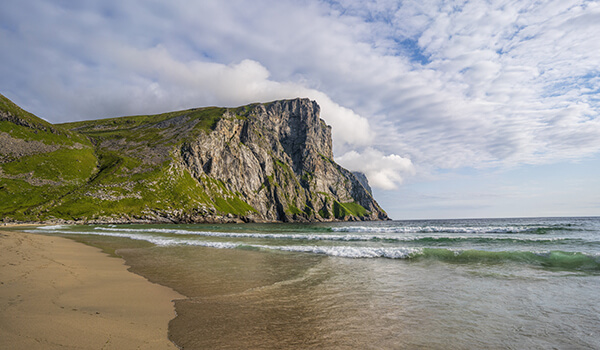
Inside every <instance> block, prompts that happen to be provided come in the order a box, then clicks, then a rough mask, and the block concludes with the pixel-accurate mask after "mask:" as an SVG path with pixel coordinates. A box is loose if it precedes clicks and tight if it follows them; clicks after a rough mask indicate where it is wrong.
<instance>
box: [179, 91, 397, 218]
mask: <svg viewBox="0 0 600 350" xmlns="http://www.w3.org/2000/svg"><path fill="white" fill-rule="evenodd" d="M239 112H240V110H239V109H238V110H237V111H236V110H228V111H227V112H226V113H225V114H224V115H223V118H222V119H221V120H220V121H219V122H218V123H217V125H216V127H215V129H214V131H213V132H211V133H210V134H208V135H206V137H201V138H199V139H197V140H193V141H191V142H185V143H183V145H182V146H181V148H180V150H179V156H180V158H181V161H182V163H183V165H184V167H185V168H186V169H188V170H189V171H190V172H191V173H192V174H193V176H194V178H196V179H197V180H198V181H199V182H203V181H205V179H207V178H212V179H217V180H220V181H222V182H223V183H224V184H225V186H226V187H227V188H228V190H230V191H231V192H234V193H238V194H239V196H240V198H241V199H243V200H244V201H245V202H246V203H248V204H249V205H250V206H251V207H253V208H254V209H255V210H256V212H257V213H256V216H257V217H258V218H260V219H261V220H266V221H285V222H288V221H327V220H383V219H387V216H386V214H385V212H384V211H383V210H382V209H381V208H380V207H379V205H378V204H377V203H376V202H375V200H374V199H373V198H372V196H371V194H370V193H369V190H368V189H366V188H365V187H364V186H363V184H362V183H361V181H359V180H358V179H357V178H356V177H355V175H354V174H352V173H351V172H349V171H348V170H346V169H344V168H342V167H340V166H339V165H337V164H336V163H335V162H334V161H333V154H332V140H331V127H330V126H328V125H326V124H325V122H324V121H323V120H321V119H320V118H319V112H320V108H319V106H318V105H317V103H316V102H314V101H310V100H308V99H295V100H285V101H276V102H272V103H268V104H257V105H253V106H251V107H249V108H246V109H245V110H244V111H243V113H239Z"/></svg>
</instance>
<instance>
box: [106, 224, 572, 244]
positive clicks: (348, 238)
mask: <svg viewBox="0 0 600 350" xmlns="http://www.w3.org/2000/svg"><path fill="white" fill-rule="evenodd" d="M95 230H98V231H112V232H139V233H145V232H152V233H159V234H176V235H194V236H203V237H220V238H253V239H285V240H306V241H344V242H352V241H355V242H423V243H426V242H435V243H444V242H463V241H471V242H479V243H485V242H490V241H498V242H501V241H506V242H538V243H544V242H557V241H564V240H570V239H568V238H565V237H553V238H541V237H511V236H506V237H502V236H495V237H494V236H489V235H488V236H484V235H470V236H425V237H423V236H392V235H390V234H387V235H365V234H360V235H357V234H354V235H353V234H345V235H336V234H300V233H299V234H290V233H240V232H215V231H192V230H181V229H164V228H144V229H127V228H113V227H95Z"/></svg>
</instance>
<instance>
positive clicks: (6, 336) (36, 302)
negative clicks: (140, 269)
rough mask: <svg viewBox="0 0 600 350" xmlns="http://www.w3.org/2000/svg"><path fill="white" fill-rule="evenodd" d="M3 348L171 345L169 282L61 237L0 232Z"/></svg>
mask: <svg viewBox="0 0 600 350" xmlns="http://www.w3.org/2000/svg"><path fill="white" fill-rule="evenodd" d="M0 251H1V252H2V254H0V349H176V348H177V347H176V346H175V345H174V344H173V343H172V342H171V341H169V339H168V334H167V332H168V324H169V321H170V320H171V319H173V318H174V317H175V311H174V307H173V300H176V299H182V298H184V297H183V296H182V295H180V294H178V293H176V292H174V291H173V290H172V289H170V288H167V287H164V286H161V285H158V284H154V283H151V282H149V281H148V280H146V279H145V278H143V277H141V276H139V275H136V274H134V273H131V272H129V271H128V270H127V266H126V265H125V264H124V261H123V260H122V259H118V258H113V257H109V256H108V255H107V254H105V253H103V252H101V251H100V249H98V248H94V247H90V246H86V245H84V244H82V243H78V242H74V241H72V240H69V239H66V238H61V237H49V236H43V235H36V234H30V233H24V232H14V231H6V230H2V231H0Z"/></svg>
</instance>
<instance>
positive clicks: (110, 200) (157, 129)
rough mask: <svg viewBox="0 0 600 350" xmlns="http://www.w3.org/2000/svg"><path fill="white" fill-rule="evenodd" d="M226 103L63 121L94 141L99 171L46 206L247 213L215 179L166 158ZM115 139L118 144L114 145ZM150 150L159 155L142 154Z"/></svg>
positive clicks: (63, 211)
mask: <svg viewBox="0 0 600 350" xmlns="http://www.w3.org/2000/svg"><path fill="white" fill-rule="evenodd" d="M225 111H226V109H224V108H217V107H208V108H200V109H191V110H185V111H178V112H171V113H164V114H159V115H147V116H132V117H122V118H111V119H102V120H93V121H83V122H76V123H68V124H63V125H62V126H63V127H65V128H67V129H70V130H74V131H77V132H80V133H82V134H85V135H87V136H88V137H90V139H92V140H93V141H94V143H96V144H97V145H98V146H97V147H96V152H97V154H98V156H99V172H98V174H97V175H96V176H95V177H94V178H93V179H91V181H90V182H89V183H88V184H87V185H86V186H84V187H82V188H80V189H78V190H77V191H74V192H73V193H71V194H69V195H68V196H66V197H65V198H64V199H63V200H62V202H61V203H60V205H58V206H56V207H55V208H53V209H52V210H51V212H52V214H53V215H54V216H56V217H60V218H64V219H83V218H86V219H95V218H98V217H122V216H123V215H127V216H129V217H152V216H153V215H154V214H155V213H161V215H163V216H164V214H165V213H166V214H168V215H172V216H179V215H181V214H182V213H183V214H194V213H195V212H197V211H198V210H200V211H201V212H203V213H207V214H216V215H226V214H233V215H239V216H243V215H247V214H249V213H252V212H254V211H255V210H254V209H253V208H252V207H251V206H250V205H248V204H247V203H246V202H244V201H243V200H241V199H240V197H239V196H238V195H237V194H236V193H232V192H231V191H228V190H227V188H226V187H225V186H224V184H222V183H221V182H220V181H218V180H215V179H211V178H208V177H206V178H204V179H203V181H202V183H200V182H198V181H197V180H196V179H194V178H193V177H192V176H191V174H190V173H189V172H188V171H186V170H183V169H181V168H179V167H178V166H177V165H176V164H175V163H173V162H172V157H171V156H170V152H172V151H173V150H174V149H177V148H178V146H180V145H181V144H182V143H183V142H185V141H188V140H191V139H193V138H196V137H198V136H200V134H202V133H208V132H210V131H211V130H212V129H214V127H215V126H216V123H217V122H218V121H219V119H220V118H221V116H222V115H223V113H225ZM115 142H118V146H114V145H115ZM152 150H154V151H156V150H158V151H157V152H159V153H160V152H162V153H163V155H165V154H167V156H164V157H163V158H159V159H158V160H157V159H156V158H154V159H152V158H149V157H148V154H149V152H151V151H152Z"/></svg>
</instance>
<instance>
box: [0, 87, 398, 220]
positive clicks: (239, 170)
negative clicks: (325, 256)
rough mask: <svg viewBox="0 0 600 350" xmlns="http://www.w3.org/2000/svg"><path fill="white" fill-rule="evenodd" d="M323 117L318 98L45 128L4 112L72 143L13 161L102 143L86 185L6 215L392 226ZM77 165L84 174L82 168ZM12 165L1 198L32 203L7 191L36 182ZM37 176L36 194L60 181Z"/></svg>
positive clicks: (73, 185) (45, 146)
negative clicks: (338, 154)
mask: <svg viewBox="0 0 600 350" xmlns="http://www.w3.org/2000/svg"><path fill="white" fill-rule="evenodd" d="M319 113H320V109H319V106H318V105H317V104H316V103H315V102H314V101H310V100H307V99H294V100H285V101H275V102H272V103H266V104H252V105H248V106H243V107H239V108H218V107H208V108H198V109H191V110H185V111H179V112H172V113H165V114H160V115H151V116H134V117H122V118H112V119H104V120H94V121H85V122H77V123H69V124H63V125H51V124H48V125H46V124H47V123H46V124H43V123H41V124H40V123H37V124H36V123H33V124H31V120H28V119H23V118H21V119H19V120H23V122H21V123H15V121H14V120H16V119H15V113H14V112H11V111H7V110H6V108H5V109H4V115H8V117H7V118H3V119H4V121H3V123H4V124H7V125H8V124H11V123H12V126H10V125H8V126H7V125H5V126H4V128H5V129H7V128H9V126H10V127H12V128H20V129H22V130H29V131H32V132H34V133H40V132H44V133H48V134H50V133H54V134H56V135H62V136H61V137H63V138H64V137H67V138H69V139H72V140H71V141H70V143H69V142H66V141H65V142H62V143H61V144H60V145H62V146H57V145H56V142H55V143H54V144H53V143H52V142H45V141H44V140H41V141H39V140H21V141H23V142H30V144H29V147H28V148H27V149H28V150H20V149H17V148H19V147H20V146H19V145H24V143H22V142H21V143H19V142H20V141H16V143H15V142H12V143H11V146H10V147H12V148H10V149H11V152H12V153H11V154H20V155H22V156H23V157H24V158H25V159H21V160H25V161H28V160H29V158H31V157H36V154H32V153H31V152H33V151H31V149H39V150H42V151H44V152H45V153H44V154H46V153H48V154H50V153H52V152H55V151H56V150H57V149H58V148H61V147H62V148H67V149H77V150H78V151H79V153H81V152H83V151H89V150H91V149H92V146H91V145H92V144H93V156H94V159H95V166H94V167H93V168H92V169H88V168H89V166H87V164H88V163H89V159H87V158H86V159H87V162H84V163H85V164H86V166H87V167H86V168H85V169H83V170H82V169H79V170H78V171H76V173H77V174H83V175H82V176H81V177H82V178H81V179H80V178H77V179H76V181H75V180H71V182H68V184H69V186H70V187H68V188H65V190H64V191H58V192H56V193H55V194H54V195H52V196H49V197H48V196H46V197H44V198H42V199H40V200H39V201H38V202H35V203H30V205H29V206H27V205H24V206H20V207H19V208H14V207H10V205H9V206H8V207H7V208H0V210H1V211H3V212H2V213H0V214H2V215H3V216H4V218H5V221H6V218H8V219H9V220H10V219H11V218H14V219H17V220H35V221H48V220H53V221H69V222H72V221H76V222H241V221H246V222H248V221H253V222H272V221H283V222H303V221H332V220H384V219H387V215H386V214H385V212H384V211H383V210H382V209H381V208H380V207H379V205H378V204H377V203H376V201H375V200H374V199H373V197H372V195H371V193H370V189H368V185H367V183H366V178H365V179H363V178H360V179H358V178H357V177H356V176H355V175H354V174H352V173H351V172H349V171H348V170H346V169H344V168H342V167H340V166H339V165H337V164H336V163H335V162H334V161H333V155H332V143H331V128H330V127H329V126H327V125H326V124H325V123H324V122H323V120H321V119H320V118H319ZM28 123H29V124H28ZM30 124H31V125H30ZM0 125H3V124H0ZM42 127H44V128H46V129H43V128H42ZM15 135H18V133H16V134H14V135H13V134H11V135H5V134H1V135H0V141H2V139H1V137H4V138H6V137H11V138H12V139H10V141H14V140H13V139H14V138H15V137H16V136H15ZM82 136H85V137H82ZM57 137H59V136H56V137H55V138H57ZM75 139H76V140H78V141H77V142H76V141H73V140H75ZM81 139H84V140H85V142H84V141H81ZM88 140H89V141H88ZM33 141H35V142H38V143H39V144H38V143H36V144H35V145H33V144H32V143H31V142H33ZM90 142H91V143H90ZM75 144H77V145H75ZM33 146H35V147H37V148H35V147H34V148H32V147H33ZM7 147H8V146H7ZM57 147H58V148H57ZM77 147H78V148H77ZM13 148H15V149H14V150H13ZM7 149H8V148H7ZM15 152H16V153H15ZM19 152H20V153H19ZM28 152H29V153H28ZM36 152H37V151H36ZM4 153H7V152H4ZM34 153H35V152H34ZM86 155H87V153H86ZM9 156H10V154H8V155H5V157H9ZM88 158H89V157H88ZM67 162H70V163H71V164H73V165H74V166H77V164H79V163H81V160H79V159H76V158H73V159H71V160H69V159H67ZM5 163H6V164H1V165H0V197H1V196H5V197H7V198H12V197H15V198H16V197H23V196H27V194H26V193H22V192H19V189H18V186H17V185H15V184H14V183H13V184H12V186H11V187H10V189H7V187H6V185H3V183H6V182H7V181H9V182H10V181H13V182H14V181H19V179H21V178H23V179H24V178H26V177H27V176H29V175H26V174H19V173H18V171H19V170H18V169H17V170H14V171H13V172H12V173H10V177H9V178H7V176H6V172H4V173H3V172H2V171H3V169H5V168H6V169H13V168H15V167H12V168H11V166H10V165H11V161H10V159H8V158H7V160H6V161H5ZM45 164H49V165H52V161H51V160H48V159H46V163H45ZM40 166H43V165H40ZM15 171H16V172H15ZM34 173H35V172H34ZM38 173H39V174H40V176H37V177H36V176H35V174H30V175H31V177H34V178H35V180H37V182H36V181H33V180H31V179H30V181H29V183H28V185H29V186H30V187H32V188H30V189H29V190H30V192H31V191H33V192H35V189H36V188H35V186H36V185H39V186H41V184H42V183H44V184H46V185H51V183H50V182H48V181H47V180H49V179H48V178H49V177H52V176H51V175H44V174H45V173H44V172H39V171H38ZM3 174H4V176H3ZM44 176H46V178H44ZM359 177H360V175H359ZM15 179H17V180H15ZM52 181H55V182H59V181H58V180H57V179H54V178H53V180H52ZM40 189H41V187H40Z"/></svg>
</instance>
